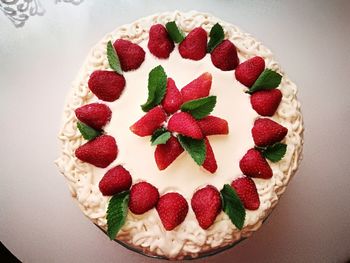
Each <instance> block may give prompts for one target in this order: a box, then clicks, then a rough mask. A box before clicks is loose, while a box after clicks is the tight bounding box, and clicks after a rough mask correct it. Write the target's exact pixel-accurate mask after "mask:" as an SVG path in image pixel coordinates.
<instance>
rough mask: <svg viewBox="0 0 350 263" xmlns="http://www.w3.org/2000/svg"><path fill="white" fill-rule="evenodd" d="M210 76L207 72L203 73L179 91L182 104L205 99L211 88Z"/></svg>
mask: <svg viewBox="0 0 350 263" xmlns="http://www.w3.org/2000/svg"><path fill="white" fill-rule="evenodd" d="M211 80H212V76H211V74H210V73H209V72H206V73H203V74H202V75H200V76H199V77H198V78H196V79H195V80H193V81H191V82H190V83H188V84H187V85H186V86H185V87H183V88H182V89H181V94H182V99H183V102H186V101H189V100H195V99H199V98H203V97H207V96H208V95H209V92H210V88H211Z"/></svg>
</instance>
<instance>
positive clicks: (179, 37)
mask: <svg viewBox="0 0 350 263" xmlns="http://www.w3.org/2000/svg"><path fill="white" fill-rule="evenodd" d="M165 27H166V30H167V31H168V34H169V36H170V37H171V39H172V40H173V41H174V42H175V43H177V44H179V43H181V42H182V41H183V40H184V39H185V35H184V33H183V32H182V31H181V30H180V29H179V28H178V27H177V25H176V23H175V21H172V22H168V23H166V25H165Z"/></svg>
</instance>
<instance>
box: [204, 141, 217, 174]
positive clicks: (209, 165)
mask: <svg viewBox="0 0 350 263" xmlns="http://www.w3.org/2000/svg"><path fill="white" fill-rule="evenodd" d="M204 142H205V148H206V156H205V160H204V163H203V168H204V169H206V170H207V171H209V172H211V173H212V174H213V173H215V172H216V170H217V169H218V165H217V164H216V159H215V155H214V152H213V149H212V148H211V145H210V143H209V140H208V138H207V137H205V138H204Z"/></svg>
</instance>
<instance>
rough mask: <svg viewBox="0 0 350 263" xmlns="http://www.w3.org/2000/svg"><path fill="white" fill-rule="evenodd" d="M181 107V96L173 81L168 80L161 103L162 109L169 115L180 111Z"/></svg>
mask: <svg viewBox="0 0 350 263" xmlns="http://www.w3.org/2000/svg"><path fill="white" fill-rule="evenodd" d="M181 105H182V96H181V93H180V91H179V90H178V88H177V87H176V84H175V81H174V80H173V79H172V78H168V81H167V86H166V93H165V96H164V99H163V101H162V106H163V109H164V110H165V111H166V112H167V113H169V114H171V113H174V112H176V111H178V110H179V109H180V106H181Z"/></svg>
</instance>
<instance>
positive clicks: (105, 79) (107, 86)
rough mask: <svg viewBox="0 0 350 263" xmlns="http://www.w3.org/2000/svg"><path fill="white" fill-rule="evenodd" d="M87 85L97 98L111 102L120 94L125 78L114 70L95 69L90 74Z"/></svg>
mask: <svg viewBox="0 0 350 263" xmlns="http://www.w3.org/2000/svg"><path fill="white" fill-rule="evenodd" d="M88 86H89V89H90V90H91V92H92V93H94V94H95V95H96V97H97V98H99V99H100V100H104V101H109V102H112V101H115V100H116V99H118V98H119V97H120V95H121V94H122V92H123V90H124V87H125V78H124V77H123V76H122V75H119V74H118V73H116V72H114V71H107V70H96V71H94V72H93V73H92V74H91V75H90V79H89V82H88Z"/></svg>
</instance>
